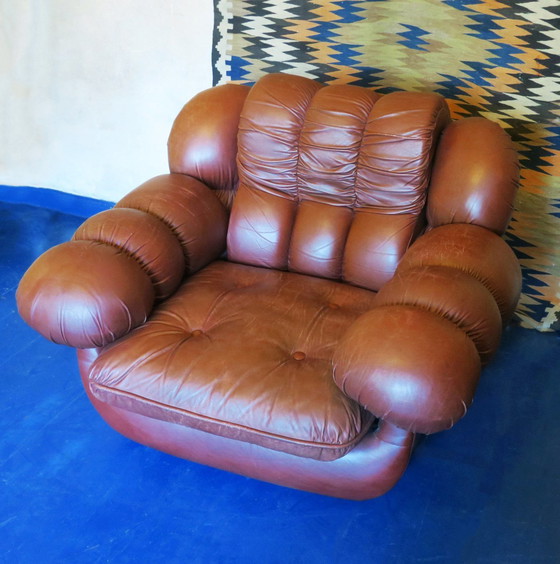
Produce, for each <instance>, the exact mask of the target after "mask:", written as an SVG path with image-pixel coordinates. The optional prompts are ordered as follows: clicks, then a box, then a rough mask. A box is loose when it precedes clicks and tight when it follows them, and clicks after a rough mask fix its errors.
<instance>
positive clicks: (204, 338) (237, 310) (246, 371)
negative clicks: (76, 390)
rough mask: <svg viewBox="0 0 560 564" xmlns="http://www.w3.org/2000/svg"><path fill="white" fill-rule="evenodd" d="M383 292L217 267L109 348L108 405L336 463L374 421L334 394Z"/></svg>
mask: <svg viewBox="0 0 560 564" xmlns="http://www.w3.org/2000/svg"><path fill="white" fill-rule="evenodd" d="M374 297H375V293H374V292H371V291H369V290H364V289H361V288H356V287H353V286H349V285H347V284H343V283H340V282H335V281H331V280H325V279H319V278H314V277H309V276H306V275H302V274H295V273H291V272H282V271H275V270H269V269H264V268H259V267H254V266H247V265H241V264H235V263H230V262H225V261H217V262H214V263H212V264H211V265H209V266H208V267H206V268H205V269H204V270H202V271H201V272H199V273H198V274H196V275H194V276H192V277H190V278H189V279H188V280H187V281H186V282H185V283H184V284H183V285H182V286H181V287H180V289H179V290H178V291H177V293H176V294H175V295H174V296H173V297H172V298H170V299H168V300H167V301H165V302H163V303H162V304H160V306H159V307H158V308H157V309H156V310H155V312H154V313H153V315H152V317H151V318H150V319H149V321H148V322H147V323H146V324H144V325H143V326H141V327H139V328H138V329H136V330H134V331H132V332H131V333H130V334H129V335H127V336H126V337H124V338H122V339H120V340H118V341H117V342H115V343H113V344H111V345H108V346H107V347H105V348H104V349H102V351H101V353H100V355H99V356H98V358H97V360H96V361H95V362H94V364H93V365H92V368H91V371H90V374H89V377H90V388H91V391H92V393H93V394H94V395H95V396H96V397H97V398H98V399H100V400H101V401H104V402H106V403H108V404H111V405H115V406H118V407H121V408H124V409H127V410H130V411H133V412H137V413H141V414H143V415H147V416H149V417H152V418H156V419H161V420H164V421H168V422H172V423H176V424H179V425H186V426H190V427H195V428H197V429H201V430H204V431H207V432H210V433H214V434H217V435H221V436H226V437H230V438H235V439H239V440H243V441H247V442H251V443H255V444H259V445H261V446H265V447H268V448H272V449H276V450H280V451H284V452H288V453H291V454H295V455H298V456H304V457H310V458H316V459H320V460H333V459H336V458H339V457H341V456H343V455H344V454H345V453H346V452H348V451H349V450H350V449H351V448H352V447H353V446H354V445H355V444H356V443H357V442H359V440H360V439H361V438H362V436H363V435H364V434H365V433H366V432H367V431H368V430H369V429H370V428H371V426H372V425H373V423H374V417H373V416H372V415H371V414H369V413H367V412H365V411H364V410H363V409H362V408H361V407H360V406H359V405H358V404H357V403H356V402H354V401H353V400H352V399H350V398H348V397H346V395H345V394H344V393H343V392H342V391H341V390H340V389H339V388H338V387H337V386H336V385H335V383H334V381H333V376H332V356H333V353H334V350H335V348H336V345H337V343H338V341H339V339H340V337H341V336H342V334H343V333H344V332H345V331H346V329H347V328H348V327H349V326H350V324H351V323H352V322H353V321H354V320H355V319H356V318H357V317H358V316H359V315H361V314H362V313H364V312H365V311H367V310H368V309H370V308H371V307H372V305H373V300H374Z"/></svg>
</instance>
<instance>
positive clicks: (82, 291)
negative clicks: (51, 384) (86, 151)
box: [17, 74, 521, 499]
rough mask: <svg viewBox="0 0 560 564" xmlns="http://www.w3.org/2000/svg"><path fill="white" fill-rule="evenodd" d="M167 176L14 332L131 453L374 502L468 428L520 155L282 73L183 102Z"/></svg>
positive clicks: (37, 294)
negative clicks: (37, 335)
mask: <svg viewBox="0 0 560 564" xmlns="http://www.w3.org/2000/svg"><path fill="white" fill-rule="evenodd" d="M169 162H170V169H171V174H169V175H162V176H159V177H157V178H154V179H152V180H150V181H148V182H146V183H145V184H143V185H142V186H140V187H139V188H137V189H136V190H134V191H132V192H131V193H130V194H129V195H127V196H126V197H125V198H123V199H122V200H121V201H120V202H118V203H117V205H116V206H115V208H114V209H112V210H109V211H106V212H103V213H101V214H98V215H97V216H94V217H92V218H90V219H88V220H87V221H86V222H85V223H84V224H83V225H82V226H81V227H80V228H79V229H78V230H77V232H76V234H75V235H74V238H73V240H72V241H70V242H68V243H64V244H62V245H59V246H58V247H55V248H54V249H51V250H50V251H48V252H47V253H46V254H45V255H43V256H42V257H40V258H39V259H38V260H37V261H36V262H35V263H34V264H33V265H32V266H31V267H30V269H29V270H28V272H27V273H26V275H25V276H24V278H23V280H22V282H21V284H20V287H19V288H18V292H17V300H18V307H19V309H20V313H21V315H22V316H23V318H24V319H25V320H26V321H27V322H28V323H29V324H30V325H32V326H33V327H35V328H36V329H37V330H38V331H40V332H41V333H42V334H43V335H45V336H46V337H48V338H50V339H52V340H54V341H55V342H60V343H65V344H68V345H71V346H74V347H78V348H81V349H83V350H81V351H80V352H79V361H80V362H79V365H80V371H81V373H82V378H83V381H84V385H85V387H86V391H87V393H88V396H89V397H90V399H91V401H92V402H93V404H94V405H95V406H96V408H97V409H98V410H99V412H100V413H101V415H102V416H103V417H104V418H105V419H106V420H107V422H108V423H109V424H110V425H112V426H113V427H114V428H115V429H117V430H118V431H119V432H121V433H123V434H125V435H126V436H128V437H130V438H132V439H134V440H137V441H140V442H142V443H144V444H147V445H150V446H154V447H156V448H160V449H162V450H164V451H166V452H170V453H172V454H176V455H178V456H184V457H186V458H190V459H192V460H195V461H198V462H202V463H205V464H212V465H215V466H217V467H219V468H224V469H229V470H231V471H235V472H240V473H243V474H246V475H249V476H253V477H256V478H260V479H267V480H270V481H272V482H275V483H280V484H284V485H289V486H292V487H298V488H303V489H307V490H310V491H315V492H319V493H324V494H329V495H337V496H340V497H348V498H352V499H364V498H368V497H372V496H376V495H380V494H381V493H383V492H384V491H386V490H387V489H388V488H390V487H392V486H393V485H394V484H395V482H396V481H397V480H398V478H399V477H400V475H401V474H402V472H403V471H404V469H405V467H406V464H407V461H408V458H409V456H410V452H411V448H412V445H413V443H414V436H415V434H416V433H433V432H437V431H441V430H443V429H447V428H449V427H451V426H452V425H453V424H454V423H456V421H457V420H458V419H460V418H461V417H462V416H463V415H464V414H465V413H466V410H467V408H468V406H469V405H470V403H471V402H472V399H473V396H474V393H475V388H476V384H477V381H478V378H479V375H480V370H481V366H482V365H483V364H484V363H487V362H488V361H489V360H490V359H491V357H492V355H493V354H494V353H495V351H496V350H497V348H498V346H499V340H500V335H501V331H502V327H503V325H504V324H505V323H507V322H508V321H509V319H510V318H511V316H512V314H513V311H514V309H515V305H516V303H517V299H518V296H519V291H520V284H521V278H520V270H519V265H518V262H517V260H516V258H515V256H514V255H513V253H512V251H511V250H510V248H509V247H508V246H507V244H506V243H505V242H504V241H503V239H501V237H500V235H501V234H502V233H503V231H504V230H505V228H506V226H507V222H508V221H509V218H510V215H511V210H512V207H513V202H514V197H515V191H516V187H517V175H518V164H517V157H516V155H515V151H514V150H513V146H512V144H511V141H510V139H509V137H508V136H507V135H506V134H505V133H504V132H503V131H502V130H501V128H500V127H499V126H497V125H496V124H492V123H490V122H488V121H487V120H484V119H481V118H472V119H464V120H459V121H458V122H451V120H450V118H449V111H448V109H447V105H446V103H445V100H444V99H443V98H441V97H440V96H437V95H433V94H429V93H406V92H395V93H392V94H387V95H384V96H380V95H379V94H377V93H375V92H373V91H371V90H367V89H363V88H358V87H354V86H346V85H334V86H323V85H321V84H319V83H316V82H314V81H311V80H309V79H306V78H302V77H296V76H289V75H282V74H280V75H269V76H265V77H264V78H263V79H261V80H260V81H259V82H258V83H257V84H255V86H253V87H252V88H249V87H246V86H237V85H226V86H220V87H216V88H213V89H210V90H207V91H205V92H202V93H201V94H199V95H198V96H196V97H195V98H194V99H193V100H192V101H191V102H189V103H188V104H187V105H186V106H185V107H184V108H183V110H182V111H181V113H180V114H179V116H178V117H177V119H176V120H175V123H174V124H173V128H172V131H171V134H170V138H169Z"/></svg>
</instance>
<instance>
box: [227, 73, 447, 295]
mask: <svg viewBox="0 0 560 564" xmlns="http://www.w3.org/2000/svg"><path fill="white" fill-rule="evenodd" d="M449 121H450V118H449V111H448V108H447V105H446V103H445V101H444V99H443V98H442V97H441V96H439V95H436V94H430V93H407V92H395V93H392V94H387V95H384V96H380V95H378V94H376V93H375V92H373V91H372V90H369V89H365V88H359V87H356V86H348V85H332V86H323V85H321V84H319V83H317V82H314V81H312V80H309V79H306V78H302V77H297V76H292V75H283V74H272V75H267V76H265V77H264V78H262V79H261V80H260V81H259V82H258V83H257V84H256V85H255V86H254V87H253V88H252V89H251V91H250V92H249V94H248V96H247V99H246V101H245V104H244V106H243V109H242V112H241V118H240V122H239V134H238V156H237V162H238V173H239V188H238V190H237V194H236V195H235V199H234V202H233V207H232V213H231V217H230V225H229V232H228V257H229V259H230V260H232V261H236V262H242V263H247V264H253V265H260V266H266V267H269V268H278V269H287V270H292V271H295V272H301V273H305V274H310V275H315V276H321V277H326V278H331V279H341V280H345V281H347V282H350V283H352V284H355V285H358V286H363V287H366V288H370V289H373V290H377V289H378V288H379V287H381V286H382V285H383V284H384V283H385V282H386V281H387V280H389V279H390V278H391V277H392V276H393V273H394V271H395V269H396V267H397V265H398V263H399V260H400V259H401V257H402V255H403V254H404V252H405V250H406V249H407V247H408V245H409V244H410V242H411V240H412V239H413V237H414V235H415V234H416V233H417V232H418V230H419V228H421V227H422V226H423V221H424V220H423V209H424V205H425V201H426V189H427V186H428V182H429V178H430V169H431V162H432V158H433V154H434V150H435V146H436V143H437V139H438V137H439V135H440V132H441V130H442V129H443V128H444V127H445V126H446V125H447V124H448V123H449Z"/></svg>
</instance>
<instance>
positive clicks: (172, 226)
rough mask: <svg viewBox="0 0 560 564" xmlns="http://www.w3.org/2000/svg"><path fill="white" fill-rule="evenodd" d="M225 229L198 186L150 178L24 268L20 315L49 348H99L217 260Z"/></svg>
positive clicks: (221, 212)
mask: <svg viewBox="0 0 560 564" xmlns="http://www.w3.org/2000/svg"><path fill="white" fill-rule="evenodd" d="M226 229H227V213H226V211H225V208H224V207H223V205H222V204H221V203H220V202H219V200H218V199H217V197H216V196H215V194H214V193H213V192H212V191H211V190H210V189H209V188H207V187H206V186H205V185H204V184H202V183H201V182H199V181H197V180H195V179H193V178H189V177H186V176H182V175H176V174H170V175H163V176H159V177H156V178H154V179H152V180H150V181H148V182H146V183H145V184H143V185H142V186H140V187H139V188H137V189H136V190H134V191H132V192H131V193H130V194H129V195H128V196H125V198H123V199H122V200H121V201H120V202H118V203H117V205H116V207H115V208H113V209H111V210H108V211H105V212H102V213H100V214H97V215H95V216H93V217H91V218H90V219H88V220H87V221H86V222H85V223H84V224H82V225H81V226H80V227H79V228H78V230H77V231H76V233H75V234H74V237H73V240H72V241H70V242H68V243H63V244H62V245H58V246H57V247H54V248H52V249H50V250H49V251H47V252H46V253H45V254H44V255H42V256H41V257H39V258H38V259H37V260H36V261H35V262H34V263H33V264H32V265H31V266H30V268H29V269H28V271H27V272H26V273H25V275H24V277H23V278H22V280H21V282H20V285H19V287H18V290H17V293H16V299H17V303H18V309H19V312H20V315H21V316H22V317H23V319H24V320H25V321H26V322H27V323H28V324H29V325H31V326H32V327H33V328H35V329H36V330H37V331H39V333H41V334H42V335H44V336H45V337H47V338H48V339H50V340H52V341H54V342H56V343H62V344H66V345H70V346H73V347H77V348H90V347H100V346H104V345H106V344H108V343H110V342H112V341H114V340H116V339H118V338H120V337H122V336H123V335H125V334H126V333H128V332H129V331H130V330H131V329H133V328H134V327H136V326H138V325H140V324H141V323H143V322H144V321H145V320H146V319H147V317H148V316H149V314H150V312H151V310H152V308H153V306H154V303H155V302H156V300H162V299H164V298H166V297H168V296H170V295H171V294H172V293H173V292H174V291H175V290H176V289H177V287H178V285H179V284H180V282H181V280H182V279H183V277H184V275H185V273H186V274H190V273H192V272H195V271H196V270H198V269H200V268H202V267H203V266H204V265H206V264H208V263H209V262H211V261H212V260H214V259H215V258H217V257H218V256H220V254H221V253H222V252H223V250H224V248H225V239H226Z"/></svg>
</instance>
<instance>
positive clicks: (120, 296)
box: [16, 241, 154, 348]
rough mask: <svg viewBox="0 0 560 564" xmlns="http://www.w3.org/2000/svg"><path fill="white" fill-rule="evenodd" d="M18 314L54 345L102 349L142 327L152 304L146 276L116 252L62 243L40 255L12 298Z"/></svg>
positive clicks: (90, 243)
mask: <svg viewBox="0 0 560 564" xmlns="http://www.w3.org/2000/svg"><path fill="white" fill-rule="evenodd" d="M16 299H17V304H18V309H19V313H20V315H21V316H22V318H23V319H24V320H25V321H26V322H27V323H28V324H29V325H31V327H33V328H34V329H36V330H37V331H39V333H41V334H42V335H43V336H45V337H46V338H48V339H50V340H51V341H54V342H55V343H59V344H65V345H69V346H72V347H76V348H90V347H101V346H103V345H106V344H108V343H110V342H111V341H114V340H115V339H117V338H119V337H121V336H122V335H124V334H125V333H128V332H129V331H130V330H131V329H132V328H134V327H136V326H137V325H140V324H141V323H143V322H144V321H145V320H146V318H147V317H148V315H149V313H150V311H151V309H152V307H153V303H154V288H153V286H152V283H151V281H150V277H149V275H148V274H147V273H146V272H145V271H144V270H143V269H142V267H141V266H140V265H139V264H138V263H137V262H136V261H135V260H134V259H133V258H131V257H129V256H127V255H126V254H125V253H123V252H122V251H121V250H120V249H117V248H115V247H111V246H109V245H105V244H100V243H97V242H94V241H71V242H68V243H62V244H61V245H58V246H56V247H53V248H52V249H50V250H48V251H47V252H46V253H44V254H43V255H42V256H40V257H39V258H38V259H37V260H36V261H35V262H34V263H33V264H32V265H31V267H30V268H29V270H28V271H27V273H26V274H25V276H24V277H23V279H22V281H21V283H20V285H19V287H18V290H17V294H16Z"/></svg>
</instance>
